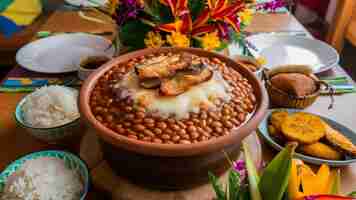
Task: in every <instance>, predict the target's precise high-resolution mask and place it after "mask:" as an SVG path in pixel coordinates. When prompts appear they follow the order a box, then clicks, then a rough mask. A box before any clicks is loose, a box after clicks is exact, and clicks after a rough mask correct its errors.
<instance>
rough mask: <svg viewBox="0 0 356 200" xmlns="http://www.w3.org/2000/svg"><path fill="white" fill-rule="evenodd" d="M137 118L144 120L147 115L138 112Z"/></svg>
mask: <svg viewBox="0 0 356 200" xmlns="http://www.w3.org/2000/svg"><path fill="white" fill-rule="evenodd" d="M136 117H137V118H138V119H142V118H144V117H145V113H143V112H137V113H136Z"/></svg>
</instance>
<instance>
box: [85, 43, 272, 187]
mask: <svg viewBox="0 0 356 200" xmlns="http://www.w3.org/2000/svg"><path fill="white" fill-rule="evenodd" d="M161 52H173V53H178V52H190V53H193V54H196V55H199V56H204V57H216V58H218V59H220V60H221V61H223V62H225V63H226V64H227V66H230V67H233V68H235V69H237V70H238V71H239V72H240V73H241V74H242V75H243V76H245V77H246V78H247V79H248V80H249V82H250V83H251V85H252V86H253V89H254V91H255V96H256V99H257V108H256V111H255V112H254V113H253V114H252V116H251V117H250V118H249V120H248V121H247V122H246V123H244V124H243V125H242V126H240V127H239V128H235V129H232V134H229V135H226V136H222V137H219V138H217V139H214V140H208V141H205V142H199V143H196V144H179V145H172V144H154V143H148V142H142V141H139V140H133V139H129V138H127V137H125V136H122V135H120V134H118V133H115V132H114V131H112V130H110V129H109V128H106V127H105V126H104V125H102V124H101V123H100V122H99V121H97V120H96V119H95V117H94V115H93V113H92V111H91V108H90V106H89V99H90V95H91V92H92V90H93V88H94V86H95V85H96V83H97V81H98V79H99V78H100V77H101V76H103V75H104V73H105V72H106V71H108V70H110V69H111V68H112V67H113V66H115V65H117V64H118V63H124V62H127V61H128V60H130V59H132V58H136V57H139V56H143V55H147V54H150V53H161ZM267 107H268V95H267V92H266V90H265V88H264V87H263V86H262V84H261V82H260V81H259V80H258V78H257V77H256V76H255V75H254V74H253V73H252V72H250V71H249V70H248V69H247V68H244V67H240V66H239V65H238V64H237V63H236V62H234V61H233V60H231V59H229V58H227V57H225V56H223V55H220V54H216V53H212V52H208V51H204V50H201V49H194V48H159V49H143V50H139V51H135V52H132V53H129V54H125V55H122V56H120V57H118V58H115V59H113V60H112V61H110V62H109V63H107V64H105V65H104V66H102V67H100V68H99V69H98V70H96V71H95V72H94V73H92V74H91V75H90V76H89V77H88V79H87V80H86V81H85V82H84V85H83V86H82V89H81V91H80V111H81V115H82V116H83V118H84V119H85V120H86V121H87V122H88V123H89V125H90V126H91V127H92V128H93V129H95V130H96V133H97V135H98V136H99V138H100V143H101V147H102V151H103V153H104V158H105V159H106V161H107V162H108V163H109V165H110V166H111V167H112V168H113V169H114V171H116V173H117V174H118V175H121V176H125V177H127V178H129V179H130V180H131V181H133V182H136V183H139V184H144V185H146V186H149V187H154V188H160V189H162V188H164V189H178V188H179V189H182V188H189V187H192V186H195V185H199V184H202V183H206V182H207V181H208V171H211V172H213V173H215V174H217V175H219V174H222V173H223V172H225V171H226V170H227V169H228V168H229V164H228V162H227V160H226V157H225V156H224V153H223V151H225V152H226V153H227V154H228V155H229V156H230V157H231V158H232V159H235V158H236V157H237V156H238V155H239V152H240V144H241V141H242V140H243V139H244V138H245V137H246V136H248V135H249V134H250V133H252V132H253V131H254V130H256V129H257V127H258V125H259V123H260V122H261V121H262V120H263V117H264V116H265V114H266V111H267Z"/></svg>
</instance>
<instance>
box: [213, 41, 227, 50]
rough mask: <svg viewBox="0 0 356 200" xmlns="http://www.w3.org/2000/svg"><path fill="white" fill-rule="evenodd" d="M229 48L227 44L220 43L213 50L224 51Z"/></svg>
mask: <svg viewBox="0 0 356 200" xmlns="http://www.w3.org/2000/svg"><path fill="white" fill-rule="evenodd" d="M228 46H229V44H228V43H227V42H221V44H220V46H219V47H218V48H216V49H215V51H222V50H224V49H226V48H227V47H228Z"/></svg>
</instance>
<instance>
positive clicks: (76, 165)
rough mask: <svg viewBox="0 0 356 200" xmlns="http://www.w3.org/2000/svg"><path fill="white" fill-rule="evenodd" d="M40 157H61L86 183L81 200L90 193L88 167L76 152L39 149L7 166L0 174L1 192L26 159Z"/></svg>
mask: <svg viewBox="0 0 356 200" xmlns="http://www.w3.org/2000/svg"><path fill="white" fill-rule="evenodd" d="M40 157H54V158H59V159H61V160H63V161H64V162H65V164H66V166H67V167H68V168H69V169H73V170H77V172H78V173H79V175H80V178H81V180H82V182H83V184H84V187H83V188H84V190H83V191H82V195H81V198H80V200H84V199H85V196H86V195H87V193H88V190H89V185H90V181H89V172H88V168H87V166H86V164H85V162H84V161H82V160H81V159H80V158H78V157H77V156H75V155H74V154H71V153H69V152H65V151H39V152H35V153H31V154H28V155H26V156H24V157H22V158H20V159H17V160H15V161H14V162H12V163H11V164H10V165H9V166H7V168H6V169H5V170H4V171H2V172H1V174H0V193H2V192H3V190H4V187H5V183H6V180H7V178H8V177H9V176H10V175H11V174H13V173H14V172H15V171H16V170H18V169H20V168H21V166H22V165H23V164H24V162H25V161H27V160H33V159H36V158H40Z"/></svg>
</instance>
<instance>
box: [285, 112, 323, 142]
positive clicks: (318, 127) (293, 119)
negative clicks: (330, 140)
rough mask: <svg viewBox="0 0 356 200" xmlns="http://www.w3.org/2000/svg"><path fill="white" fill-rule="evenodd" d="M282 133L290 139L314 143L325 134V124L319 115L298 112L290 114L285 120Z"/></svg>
mask: <svg viewBox="0 0 356 200" xmlns="http://www.w3.org/2000/svg"><path fill="white" fill-rule="evenodd" d="M282 133H283V135H285V136H286V138H287V139H288V140H291V141H297V142H300V143H302V144H312V143H315V142H317V141H319V140H320V139H321V138H322V137H324V136H325V126H324V123H323V121H322V120H321V119H320V118H319V117H317V116H315V115H312V114H308V113H303V112H298V113H294V114H292V115H289V116H288V117H287V118H286V119H285V120H284V122H283V123H282Z"/></svg>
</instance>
